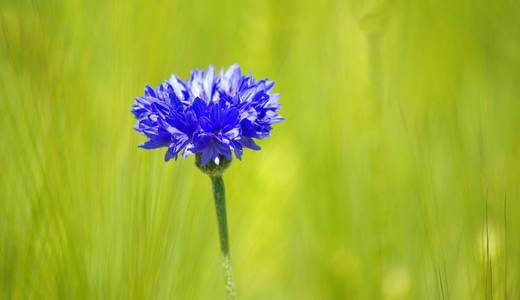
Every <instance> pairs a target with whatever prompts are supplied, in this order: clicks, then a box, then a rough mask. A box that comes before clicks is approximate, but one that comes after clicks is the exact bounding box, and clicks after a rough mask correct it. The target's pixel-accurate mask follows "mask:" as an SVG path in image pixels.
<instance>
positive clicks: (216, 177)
mask: <svg viewBox="0 0 520 300" xmlns="http://www.w3.org/2000/svg"><path fill="white" fill-rule="evenodd" d="M273 87H274V82H273V81H271V80H267V79H263V80H258V81H255V79H254V78H253V76H252V75H244V74H242V71H241V70H240V67H239V66H238V65H232V66H231V67H229V68H228V69H227V70H224V69H222V70H221V71H220V73H219V74H218V75H217V74H216V72H215V69H214V68H213V66H209V68H208V70H207V71H202V70H194V71H192V73H191V77H190V78H189V79H187V80H186V81H183V80H181V79H179V78H178V77H177V76H175V75H172V76H171V78H170V80H168V81H164V82H163V83H162V84H161V85H160V86H159V87H157V88H155V89H154V88H152V87H150V86H146V87H145V92H144V95H143V96H141V97H137V98H136V99H135V103H134V105H133V106H132V113H133V114H134V116H135V118H136V119H137V124H136V125H135V127H134V128H135V130H137V131H138V132H140V133H141V134H143V135H144V136H146V137H147V138H148V140H147V141H146V142H144V143H143V144H141V145H140V147H142V148H144V149H155V148H162V147H164V148H167V151H166V154H165V156H164V159H165V161H169V160H170V159H172V158H173V159H177V157H178V154H179V153H181V152H182V155H183V157H185V158H186V157H187V156H189V155H195V164H196V165H197V167H198V168H199V169H200V170H202V171H203V172H204V173H206V174H208V175H209V177H210V178H211V182H212V186H213V195H214V198H215V208H216V211H217V221H218V229H219V237H220V249H221V251H222V255H223V263H222V266H223V269H224V276H225V282H226V291H227V295H228V299H236V293H235V286H234V282H233V276H232V268H231V257H230V251H229V238H228V229H227V218H226V201H225V191H224V181H223V179H222V174H223V173H224V171H225V170H226V169H227V168H228V167H229V165H230V164H231V161H232V156H233V153H234V154H235V155H234V156H236V158H237V159H242V153H243V149H244V148H249V149H253V150H260V147H259V146H258V145H257V144H256V142H255V140H257V139H263V138H266V137H268V136H270V134H271V129H272V125H273V124H275V123H278V122H281V121H283V120H284V119H283V118H282V117H281V116H280V115H279V114H278V110H279V109H280V104H278V98H279V94H277V93H271V90H272V89H273Z"/></svg>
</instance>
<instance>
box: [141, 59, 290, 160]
mask: <svg viewBox="0 0 520 300" xmlns="http://www.w3.org/2000/svg"><path fill="white" fill-rule="evenodd" d="M273 86H274V82H273V81H271V80H267V79H263V80H259V81H255V80H254V78H253V76H252V75H249V76H247V75H244V74H242V72H241V70H240V67H239V66H238V65H232V66H231V67H229V68H228V69H227V70H224V69H222V70H221V71H220V74H218V75H217V74H216V72H215V69H214V68H213V66H209V68H208V70H207V71H202V70H194V71H192V73H191V77H190V78H189V79H188V80H186V81H182V80H181V79H179V78H178V77H177V76H175V75H172V77H171V78H170V80H168V81H164V82H163V83H162V84H161V85H160V86H159V87H158V88H156V89H154V88H152V87H150V86H146V87H145V92H144V96H141V97H137V98H136V99H135V103H134V105H133V106H132V113H133V114H134V115H135V117H136V119H137V124H136V125H135V127H134V128H135V129H136V130H137V131H139V132H140V133H142V134H143V135H145V136H146V137H147V138H148V141H146V142H145V143H143V144H141V145H140V147H142V148H145V149H154V148H161V147H167V148H168V150H167V151H166V155H165V157H164V159H165V160H166V161H168V160H170V159H171V158H174V159H177V156H178V154H179V153H180V152H181V151H182V152H183V153H182V154H183V156H184V157H186V156H188V155H190V154H196V155H197V156H199V157H200V161H201V164H202V165H203V166H205V165H206V164H207V163H208V162H214V161H218V159H219V157H221V158H225V159H227V160H229V161H230V160H231V158H232V153H233V152H234V153H235V156H236V157H237V158H238V159H241V157H242V152H243V148H244V147H246V148H250V149H253V150H259V149H260V147H259V146H258V145H257V144H256V143H255V139H263V138H266V137H268V136H270V132H271V129H272V125H273V124H275V123H278V122H281V121H283V118H282V117H281V116H280V115H278V113H277V112H278V110H279V109H280V105H279V104H278V98H279V94H276V93H271V90H272V89H273Z"/></svg>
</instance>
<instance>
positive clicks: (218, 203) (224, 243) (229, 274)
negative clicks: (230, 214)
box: [210, 175, 237, 300]
mask: <svg viewBox="0 0 520 300" xmlns="http://www.w3.org/2000/svg"><path fill="white" fill-rule="evenodd" d="M210 178H211V183H212V185H213V196H214V198H215V209H216V210H217V221H218V233H219V238H220V250H221V251H222V256H223V257H222V258H223V260H222V268H223V269H224V278H225V280H226V291H227V296H228V299H229V300H235V299H236V297H237V296H236V292H235V284H234V283H233V270H232V268H231V257H230V254H229V237H228V229H227V218H226V194H225V191H224V180H223V179H222V176H221V175H214V176H211V175H210Z"/></svg>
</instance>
